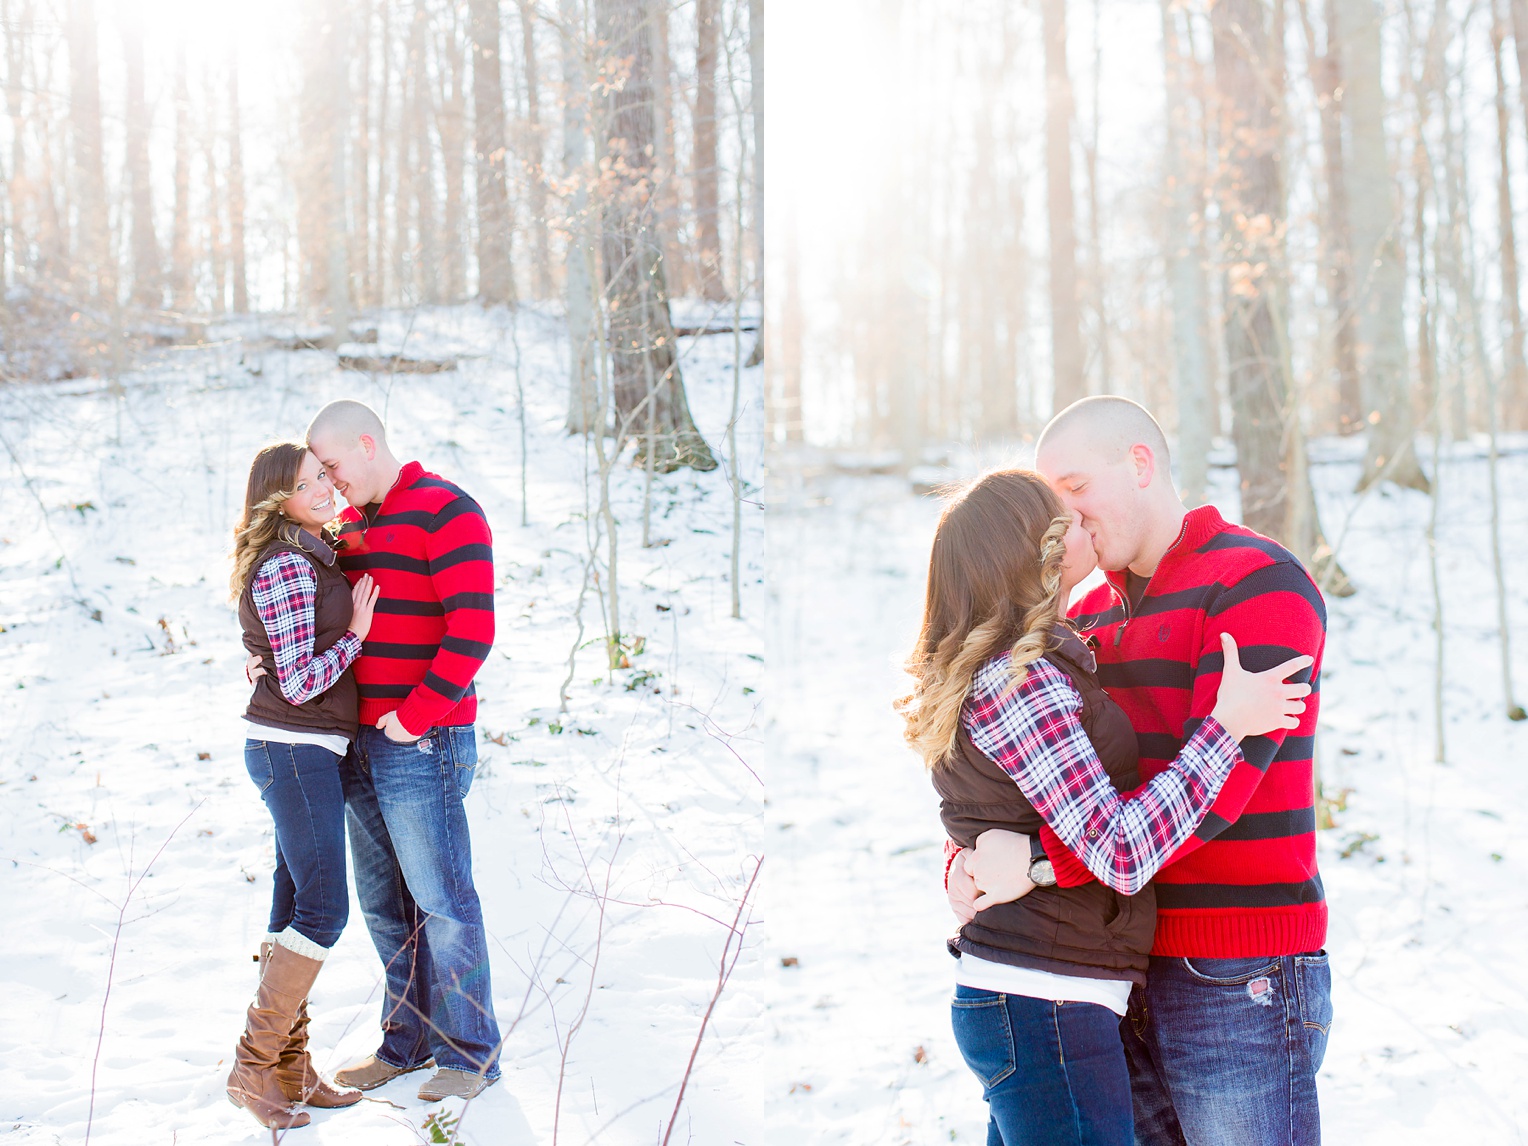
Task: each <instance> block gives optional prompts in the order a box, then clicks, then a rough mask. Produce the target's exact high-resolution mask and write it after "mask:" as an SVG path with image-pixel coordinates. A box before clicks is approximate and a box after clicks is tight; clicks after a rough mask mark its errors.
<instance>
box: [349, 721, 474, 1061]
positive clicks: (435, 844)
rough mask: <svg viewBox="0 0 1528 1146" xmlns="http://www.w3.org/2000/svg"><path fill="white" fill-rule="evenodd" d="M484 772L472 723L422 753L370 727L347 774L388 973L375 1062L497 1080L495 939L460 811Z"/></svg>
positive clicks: (364, 900) (363, 889)
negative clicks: (491, 958)
mask: <svg viewBox="0 0 1528 1146" xmlns="http://www.w3.org/2000/svg"><path fill="white" fill-rule="evenodd" d="M476 765H477V740H476V736H475V734H474V726H472V725H470V724H469V725H463V726H459V727H453V728H432V729H430V730H429V731H428V732H427V733H425V735H424V736H423V737H422V738H420V739H419V740H418V741H417V742H416V743H414V744H398V743H396V742H394V741H392V740H389V739H388V738H387V736H386V735H385V734H383V733H382V732H380V731H379V730H377V729H375V728H362V729H361V731H360V735H358V736H357V737H356V740H355V743H354V744H353V745H352V746H351V749H350V752H349V753H348V754H347V755H346V757H345V760H344V763H343V764H342V765H341V768H340V775H341V777H342V779H343V780H344V784H345V807H346V811H347V817H348V820H349V823H350V852H351V858H352V859H353V861H354V863H355V884H356V897H357V898H358V899H359V900H360V902H361V911H362V912H363V913H364V914H365V916H366V926H367V928H368V929H369V930H370V931H371V941H372V943H373V944H374V945H375V946H376V948H377V954H378V955H379V956H381V958H382V964H383V966H384V967H385V968H386V972H387V997H386V999H385V1000H384V1001H383V1007H382V1045H381V1047H379V1048H378V1050H377V1057H378V1058H379V1059H381V1060H382V1061H383V1062H385V1063H387V1064H388V1065H389V1066H393V1067H398V1068H400V1069H408V1068H411V1067H416V1066H420V1065H422V1064H423V1063H425V1062H426V1061H427V1060H428V1059H430V1058H434V1059H435V1065H436V1066H441V1067H452V1068H454V1069H456V1070H468V1071H473V1072H474V1073H477V1072H481V1073H482V1074H483V1076H484V1077H486V1078H497V1077H498V1076H499V1066H498V1054H499V1024H498V1021H497V1020H496V1019H495V1018H494V1014H493V991H492V989H491V985H490V982H489V974H488V933H487V931H486V930H485V929H484V927H483V912H482V908H481V906H480V905H479V903H478V895H477V889H476V888H475V887H474V886H473V884H472V846H471V842H470V841H469V839H468V837H467V813H466V810H465V808H464V807H463V806H462V800H463V799H464V798H465V797H466V795H467V790H468V789H469V788H471V787H472V774H473V769H474V768H475V767H476Z"/></svg>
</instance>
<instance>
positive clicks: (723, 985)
mask: <svg viewBox="0 0 1528 1146" xmlns="http://www.w3.org/2000/svg"><path fill="white" fill-rule="evenodd" d="M763 866H764V859H763V857H762V856H761V857H760V858H759V859H757V860H755V861H754V865H753V875H751V876H749V878H748V886H747V887H746V888H744V889H743V898H742V899H741V900H739V901H738V905H737V914H736V915H735V916H733V919H732V926H731V927H729V928H728V929H727V942H726V943H725V944H724V945H723V946H722V955H721V958H720V959H719V960H717V965H716V990H714V991H712V992H711V1001H710V1002H709V1003H707V1004H706V1013H705V1014H704V1015H702V1016H701V1020H700V1030H699V1031H697V1032H696V1033H695V1044H694V1045H693V1046H692V1047H690V1058H689V1061H688V1062H687V1063H685V1067H684V1075H683V1077H681V1078H680V1080H679V1096H678V1097H677V1098H676V1099H675V1100H674V1112H673V1113H672V1114H671V1115H669V1123H668V1128H667V1129H666V1130H665V1131H664V1132H663V1146H668V1142H669V1138H670V1137H671V1136H672V1135H673V1133H674V1127H675V1125H677V1124H678V1122H679V1108H680V1107H681V1106H683V1105H684V1092H685V1089H686V1088H687V1087H688V1086H689V1083H690V1075H691V1074H692V1073H693V1072H694V1070H695V1056H696V1055H698V1054H699V1053H700V1044H701V1040H702V1039H704V1038H705V1037H706V1027H707V1025H708V1024H709V1023H710V1022H711V1015H712V1014H713V1013H714V1012H715V1010H716V1004H717V1002H718V1001H719V1000H720V999H721V997H722V992H723V991H725V990H726V989H727V982H728V980H729V979H731V978H732V969H733V968H734V967H736V966H737V961H738V956H740V955H741V954H742V953H743V936H744V934H745V933H746V932H747V930H748V928H749V927H750V926H751V925H752V923H753V916H752V914H751V913H750V914H749V917H748V920H747V922H744V920H743V912H744V911H746V910H747V908H748V901H749V899H750V898H751V897H752V895H753V889H754V885H755V884H756V883H758V880H759V869H760V868H761V867H763ZM740 924H741V926H739V925H740ZM734 942H735V943H736V946H735V947H734V946H733V944H734ZM729 956H730V958H729Z"/></svg>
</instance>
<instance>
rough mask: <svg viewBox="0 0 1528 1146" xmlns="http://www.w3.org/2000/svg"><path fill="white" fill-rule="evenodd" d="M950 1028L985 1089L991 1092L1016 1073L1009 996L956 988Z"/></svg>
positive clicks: (963, 1056)
mask: <svg viewBox="0 0 1528 1146" xmlns="http://www.w3.org/2000/svg"><path fill="white" fill-rule="evenodd" d="M950 1024H951V1026H952V1027H954V1030H955V1045H956V1046H958V1047H959V1048H960V1055H961V1057H962V1058H963V1059H965V1060H966V1065H967V1066H968V1067H970V1068H971V1073H972V1074H974V1075H976V1077H977V1078H979V1079H980V1080H981V1084H982V1086H983V1087H985V1088H986V1089H987V1090H991V1089H992V1088H993V1087H995V1086H997V1084H998V1083H1000V1082H1002V1081H1003V1079H1005V1078H1007V1077H1008V1076H1009V1075H1011V1074H1012V1073H1013V1072H1014V1069H1015V1062H1014V1047H1013V1022H1012V1020H1011V1019H1010V1018H1009V1016H1008V996H1006V995H996V994H991V993H989V992H979V991H976V990H974V989H972V988H970V987H957V988H956V991H955V998H953V999H952V1000H950Z"/></svg>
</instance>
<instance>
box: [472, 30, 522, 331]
mask: <svg viewBox="0 0 1528 1146" xmlns="http://www.w3.org/2000/svg"><path fill="white" fill-rule="evenodd" d="M469 14H470V20H471V26H472V110H473V116H472V122H473V130H474V132H475V135H474V145H473V151H474V156H473V161H474V167H475V170H476V173H477V210H478V239H477V261H478V298H480V299H481V300H482V301H483V303H484V304H485V305H487V306H492V305H494V304H495V303H512V302H514V301H515V281H514V276H513V274H512V273H511V271H510V262H509V260H510V244H511V241H512V240H511V234H512V230H513V220H512V219H511V217H510V213H509V188H508V186H507V185H506V183H505V179H504V169H505V160H506V158H507V156H508V140H507V132H506V131H505V126H504V73H503V63H502V61H501V59H500V55H499V53H500V43H501V35H502V33H501V31H500V27H499V5H498V2H497V0H471V2H470V4H469Z"/></svg>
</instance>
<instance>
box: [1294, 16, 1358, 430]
mask: <svg viewBox="0 0 1528 1146" xmlns="http://www.w3.org/2000/svg"><path fill="white" fill-rule="evenodd" d="M1324 16H1325V23H1326V48H1325V51H1321V52H1318V51H1317V49H1316V33H1315V28H1314V27H1313V26H1312V23H1311V18H1310V9H1309V5H1308V3H1307V0H1300V22H1301V24H1302V25H1303V26H1304V29H1305V55H1306V59H1307V60H1309V61H1310V76H1311V85H1312V87H1314V88H1315V91H1316V106H1317V108H1318V109H1319V114H1320V117H1321V156H1322V166H1323V171H1324V174H1325V176H1326V202H1325V204H1324V205H1323V206H1324V210H1323V211H1322V214H1321V228H1322V232H1321V240H1322V247H1323V248H1324V251H1323V253H1324V254H1325V256H1326V259H1325V261H1326V267H1325V271H1326V297H1327V304H1328V306H1329V307H1330V308H1331V312H1332V358H1333V369H1334V371H1335V373H1336V376H1337V377H1336V381H1337V432H1338V433H1339V434H1355V433H1357V432H1359V431H1360V430H1362V429H1363V428H1364V426H1365V424H1366V423H1365V421H1364V413H1363V384H1362V379H1361V378H1360V376H1359V373H1358V347H1357V330H1356V326H1357V324H1356V321H1355V318H1356V316H1355V315H1354V313H1353V285H1352V284H1353V238H1352V234H1351V231H1350V227H1349V224H1348V219H1349V207H1348V185H1347V172H1346V159H1345V158H1344V155H1343V146H1342V96H1343V85H1342V36H1341V30H1340V29H1341V26H1340V25H1339V24H1338V22H1337V8H1336V4H1335V2H1334V0H1326V4H1325V8H1324Z"/></svg>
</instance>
